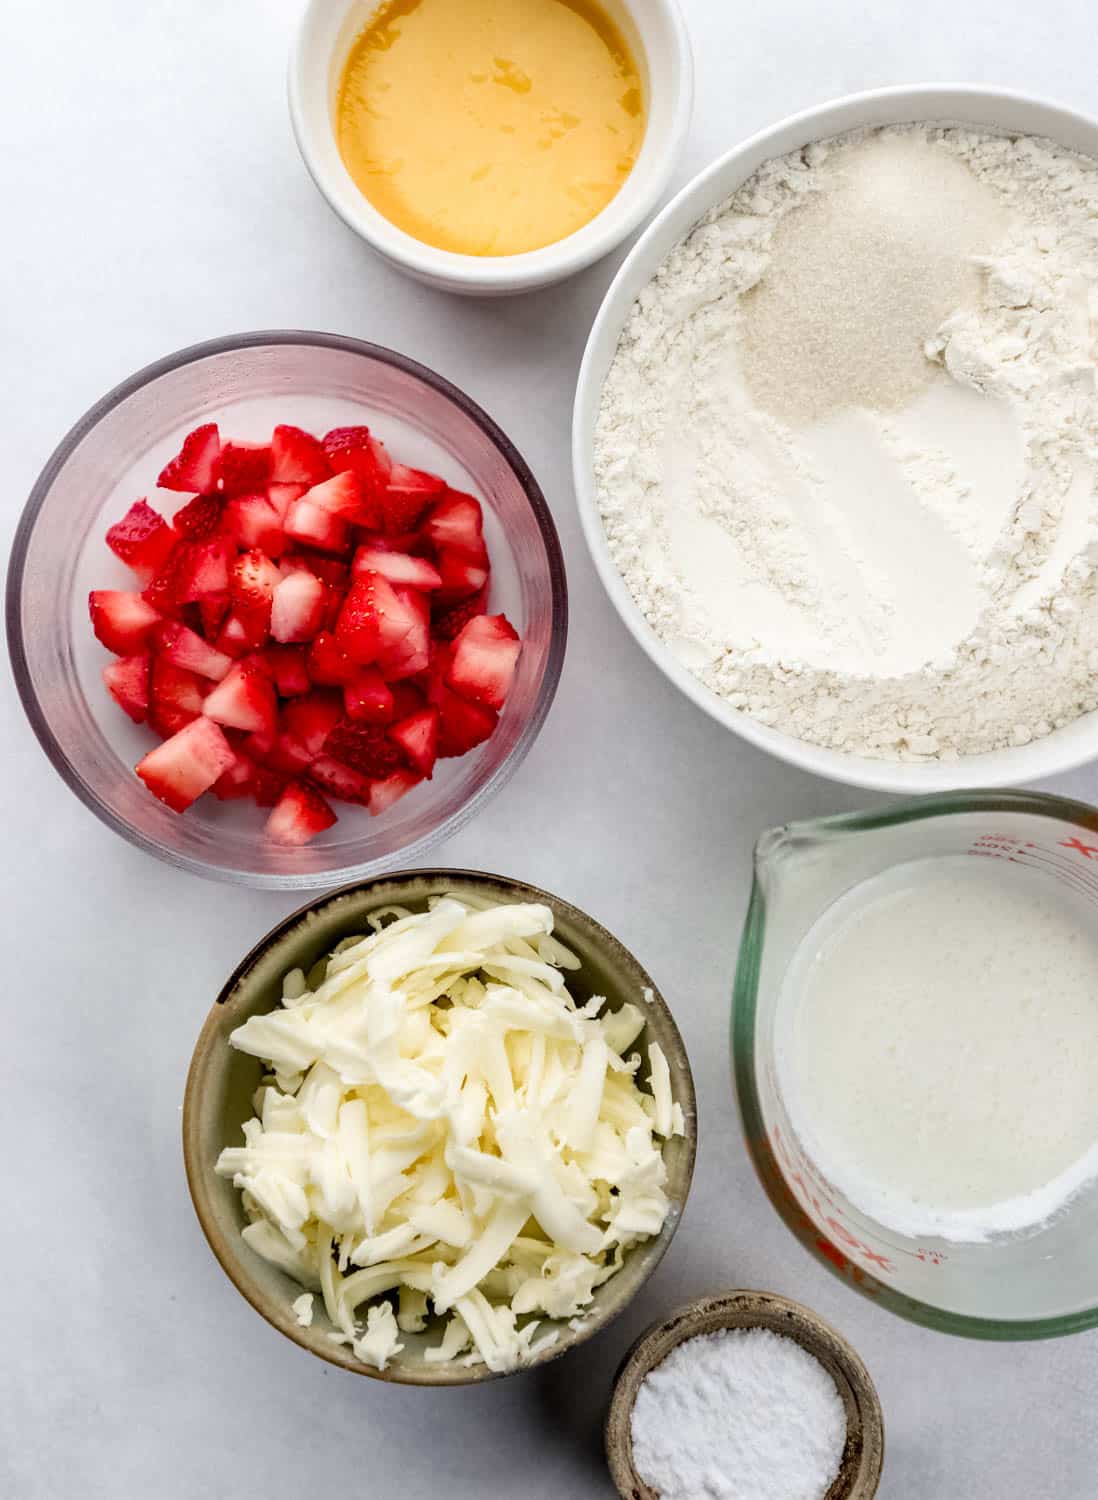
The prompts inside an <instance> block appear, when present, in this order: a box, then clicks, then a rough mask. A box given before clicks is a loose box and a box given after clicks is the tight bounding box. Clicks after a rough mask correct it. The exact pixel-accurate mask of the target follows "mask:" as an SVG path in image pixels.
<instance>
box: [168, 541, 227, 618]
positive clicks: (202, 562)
mask: <svg viewBox="0 0 1098 1500" xmlns="http://www.w3.org/2000/svg"><path fill="white" fill-rule="evenodd" d="M180 551H185V552H186V557H185V560H181V565H180V575H179V587H178V596H179V598H180V600H181V601H182V602H183V603H184V604H189V603H191V602H192V601H195V602H197V601H200V600H202V599H207V598H209V597H210V596H211V595H213V594H225V593H227V592H228V588H229V559H230V556H231V555H232V543H231V542H229V541H228V539H227V538H225V537H212V538H211V539H210V540H209V541H208V542H195V543H193V544H189V545H188V546H187V547H186V548H185V549H184V548H181V549H180Z"/></svg>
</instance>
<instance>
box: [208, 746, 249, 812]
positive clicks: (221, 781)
mask: <svg viewBox="0 0 1098 1500" xmlns="http://www.w3.org/2000/svg"><path fill="white" fill-rule="evenodd" d="M256 770H257V766H256V763H255V761H254V760H251V759H249V757H248V756H247V755H243V754H241V753H240V751H237V752H236V754H235V755H234V757H233V763H232V765H231V766H228V767H227V768H226V769H225V770H224V771H222V773H221V775H220V776H219V777H218V778H217V780H216V781H215V782H214V785H213V794H214V796H215V797H216V798H217V800H218V801H219V802H234V801H237V800H239V799H240V798H242V797H250V796H251V795H252V787H253V784H254V781H255V773H256Z"/></svg>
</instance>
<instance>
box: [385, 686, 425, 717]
mask: <svg viewBox="0 0 1098 1500" xmlns="http://www.w3.org/2000/svg"><path fill="white" fill-rule="evenodd" d="M389 691H390V692H391V693H392V695H393V719H394V720H396V719H407V718H409V717H410V716H411V715H412V714H415V713H418V712H419V710H420V709H421V708H425V707H426V706H427V699H426V698H425V697H424V696H423V694H422V693H421V692H420V690H419V688H418V687H416V685H415V683H412V682H394V683H393V684H392V686H391V687H390V689H389Z"/></svg>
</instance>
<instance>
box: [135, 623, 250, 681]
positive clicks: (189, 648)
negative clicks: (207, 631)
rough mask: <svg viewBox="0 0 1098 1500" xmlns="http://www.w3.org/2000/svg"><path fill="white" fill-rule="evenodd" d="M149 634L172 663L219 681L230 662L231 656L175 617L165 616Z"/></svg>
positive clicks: (163, 655)
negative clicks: (166, 617)
mask: <svg viewBox="0 0 1098 1500" xmlns="http://www.w3.org/2000/svg"><path fill="white" fill-rule="evenodd" d="M151 638H152V641H153V644H154V646H155V648H156V650H157V652H158V653H159V654H160V655H161V656H162V657H164V658H165V660H167V661H170V662H171V663H172V665H173V666H176V667H185V668H186V669H187V671H188V672H197V673H198V675H199V676H200V677H209V678H211V679H212V680H213V681H214V682H220V681H221V679H222V678H223V677H224V676H225V675H226V673H227V672H228V670H229V668H230V667H231V666H232V664H233V663H232V658H231V657H229V656H226V655H225V653H224V652H223V651H218V650H217V648H216V647H215V646H211V645H210V643H209V642H208V641H204V640H203V639H202V637H201V636H200V635H196V634H195V632H194V631H193V630H189V629H188V628H187V626H186V625H180V624H179V622H178V621H177V620H164V621H163V622H162V623H161V624H159V625H157V626H155V627H154V629H153V631H152V635H151Z"/></svg>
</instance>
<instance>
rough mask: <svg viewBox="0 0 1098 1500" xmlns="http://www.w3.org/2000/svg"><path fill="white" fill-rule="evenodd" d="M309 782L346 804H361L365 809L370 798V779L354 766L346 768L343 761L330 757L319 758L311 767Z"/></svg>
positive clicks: (319, 756) (321, 756) (322, 756)
mask: <svg viewBox="0 0 1098 1500" xmlns="http://www.w3.org/2000/svg"><path fill="white" fill-rule="evenodd" d="M309 780H310V781H315V782H316V784H317V786H320V787H323V788H324V790H325V791H326V792H327V793H328V794H329V795H330V796H332V797H340V798H342V799H343V801H344V802H359V803H361V804H362V806H363V807H365V806H366V803H367V802H368V801H369V798H370V786H371V782H370V778H369V777H368V776H363V774H362V772H361V771H356V770H355V769H354V768H353V767H352V766H345V765H344V764H343V763H342V761H338V760H333V759H332V757H331V756H330V755H318V756H317V758H316V760H314V761H313V763H312V765H311V766H310V767H309Z"/></svg>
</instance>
